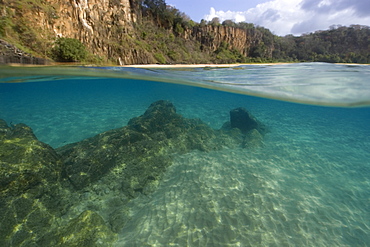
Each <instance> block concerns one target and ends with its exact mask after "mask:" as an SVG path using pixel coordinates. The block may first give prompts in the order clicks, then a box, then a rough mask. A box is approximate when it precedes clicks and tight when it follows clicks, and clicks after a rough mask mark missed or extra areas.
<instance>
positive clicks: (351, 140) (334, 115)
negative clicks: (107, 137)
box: [0, 63, 370, 246]
mask: <svg viewBox="0 0 370 247" xmlns="http://www.w3.org/2000/svg"><path fill="white" fill-rule="evenodd" d="M0 82H3V83H0V118H2V119H4V120H6V121H7V122H8V123H9V124H16V123H25V124H27V125H28V126H30V127H31V128H32V129H33V130H34V133H35V135H36V136H37V138H38V139H39V140H41V141H43V142H45V143H48V144H50V145H51V146H52V147H54V148H56V147H60V146H63V145H65V144H68V143H72V142H77V141H80V140H83V139H85V138H88V137H91V136H94V135H96V134H98V133H101V132H103V131H106V130H110V129H114V128H119V127H122V126H125V125H126V124H127V122H128V121H129V119H131V118H133V117H136V116H139V115H141V114H143V113H144V111H145V110H146V109H147V107H148V106H149V105H150V104H151V103H152V102H154V101H156V100H160V99H166V100H170V101H172V102H173V103H174V105H175V106H176V108H177V112H178V113H180V114H182V115H183V116H185V117H188V118H200V119H202V120H203V121H204V122H206V123H207V124H209V125H210V126H212V127H213V128H215V129H218V128H220V127H221V126H222V124H223V123H224V122H226V121H228V119H229V111H230V110H231V109H234V108H236V107H245V108H246V109H248V110H249V111H250V112H251V113H252V114H253V115H254V116H255V117H256V118H257V119H259V120H260V121H261V122H263V123H264V124H266V125H267V126H268V127H269V129H270V132H269V133H268V134H267V135H266V136H265V139H264V146H263V147H261V148H256V149H252V150H251V149H238V148H236V149H224V150H221V151H214V152H207V153H206V152H199V151H195V152H191V153H188V154H184V155H179V156H178V157H176V159H175V162H174V164H173V165H172V166H171V167H170V168H169V169H168V170H167V172H166V174H165V176H164V179H163V180H162V181H161V183H160V185H159V187H158V189H157V190H156V191H155V192H153V193H152V194H150V195H149V196H139V197H137V198H136V199H134V200H132V201H131V202H130V208H131V211H130V220H129V221H128V222H127V223H126V225H125V227H124V229H123V230H122V231H121V232H120V233H119V238H118V240H117V243H116V246H370V66H365V65H362V66H359V65H334V64H324V63H304V64H287V65H272V66H267V65H266V66H261V65H246V66H239V67H235V68H196V69H189V68H186V69H129V68H108V67H107V68H36V69H35V68H9V67H1V68H0ZM102 203H103V202H102Z"/></svg>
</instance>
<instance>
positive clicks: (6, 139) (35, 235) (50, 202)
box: [0, 120, 68, 246]
mask: <svg viewBox="0 0 370 247" xmlns="http://www.w3.org/2000/svg"><path fill="white" fill-rule="evenodd" d="M60 175H61V162H60V159H59V156H58V155H57V153H56V152H55V151H54V150H53V149H52V148H51V147H50V146H49V145H47V144H45V143H42V142H40V141H39V140H37V138H36V137H35V135H34V134H33V132H32V130H31V128H30V127H28V126H27V125H25V124H17V125H15V126H12V127H9V126H8V125H7V124H6V122H5V121H3V120H0V246H21V245H22V246H31V244H32V243H35V241H37V240H38V239H39V238H41V237H42V236H43V235H44V234H45V232H47V231H48V230H49V229H50V227H51V226H52V224H53V222H54V220H55V217H59V216H60V215H62V214H63V213H64V212H65V211H66V210H67V207H68V203H67V202H66V201H65V200H64V199H63V197H61V191H62V188H61V185H60Z"/></svg>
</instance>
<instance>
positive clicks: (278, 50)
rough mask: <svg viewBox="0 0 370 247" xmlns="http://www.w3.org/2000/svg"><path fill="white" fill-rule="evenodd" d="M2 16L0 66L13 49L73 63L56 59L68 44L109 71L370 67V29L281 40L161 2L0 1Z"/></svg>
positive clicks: (261, 30)
mask: <svg viewBox="0 0 370 247" xmlns="http://www.w3.org/2000/svg"><path fill="white" fill-rule="evenodd" d="M0 10H1V16H0V39H1V40H3V41H2V42H0V46H1V47H0V57H1V56H2V57H3V59H2V60H1V59H0V62H1V61H11V59H10V60H9V59H7V57H9V56H11V55H9V50H10V51H12V50H14V49H13V48H11V49H10V48H9V46H14V47H16V48H15V49H20V50H21V51H22V52H23V53H24V54H25V55H24V56H26V57H27V56H28V57H32V56H34V57H38V58H45V59H54V60H68V59H61V58H60V56H58V54H56V49H55V46H56V44H58V42H56V41H57V40H58V37H59V38H61V37H63V38H72V39H76V40H78V41H80V42H81V43H82V44H83V46H84V47H86V55H84V56H83V57H80V59H77V60H78V61H80V60H82V61H86V62H93V63H104V64H148V63H235V62H239V63H242V62H275V61H325V62H357V63H370V40H369V38H368V37H370V29H369V27H366V26H358V25H353V26H351V27H339V26H338V27H333V28H331V30H328V31H320V32H316V33H313V34H307V35H303V36H301V37H294V36H286V37H279V36H276V35H274V34H272V33H271V32H270V31H269V30H268V29H265V28H263V27H256V26H254V25H253V24H250V23H234V22H232V21H224V22H223V23H220V22H219V20H217V18H216V19H214V20H212V21H210V22H207V21H203V20H202V21H201V23H195V22H194V21H192V20H190V18H188V17H187V16H186V15H185V14H184V13H182V12H181V11H179V10H177V9H175V8H173V7H170V6H167V5H166V3H165V1H163V0H109V1H98V0H89V1H80V0H69V1H61V0H47V1H46V0H27V1H26V0H0ZM1 44H3V45H1ZM4 44H7V46H5V45H4ZM6 47H7V48H6ZM75 50H76V49H75ZM23 53H19V52H17V54H18V56H21V57H22V56H23V55H22V54H23ZM19 54H21V55H19ZM13 55H14V54H13ZM4 57H5V58H4ZM14 59H15V60H17V59H16V58H14ZM18 60H20V59H18ZM23 60H24V59H23ZM31 60H32V59H31ZM70 60H76V58H71V59H70ZM32 61H33V60H32ZM38 61H39V60H38Z"/></svg>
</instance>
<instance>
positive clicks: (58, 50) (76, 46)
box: [52, 38, 87, 62]
mask: <svg viewBox="0 0 370 247" xmlns="http://www.w3.org/2000/svg"><path fill="white" fill-rule="evenodd" d="M52 54H53V58H54V59H55V60H56V61H60V62H77V61H83V60H84V59H86V56H87V51H86V48H85V46H84V45H83V44H82V43H81V42H80V41H79V40H77V39H72V38H58V39H57V40H56V41H55V46H54V48H53V50H52Z"/></svg>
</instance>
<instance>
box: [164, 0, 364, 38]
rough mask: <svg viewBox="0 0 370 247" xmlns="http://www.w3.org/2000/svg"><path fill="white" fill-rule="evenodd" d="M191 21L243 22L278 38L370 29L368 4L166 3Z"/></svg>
mask: <svg viewBox="0 0 370 247" xmlns="http://www.w3.org/2000/svg"><path fill="white" fill-rule="evenodd" d="M166 3H167V4H170V5H173V6H175V7H176V8H178V9H179V10H180V11H182V12H185V13H186V14H187V15H188V16H190V18H191V19H193V20H194V21H196V22H199V21H200V20H201V19H205V20H211V19H212V18H214V17H219V18H220V19H221V21H223V20H227V19H231V20H234V21H235V22H240V21H245V22H248V23H254V24H256V25H260V26H263V27H266V28H268V29H270V30H271V31H272V32H273V33H275V34H277V35H287V34H294V35H301V34H303V33H310V32H314V31H316V30H327V29H329V27H330V26H331V25H343V26H349V25H351V24H360V25H366V26H370V0H166Z"/></svg>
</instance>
